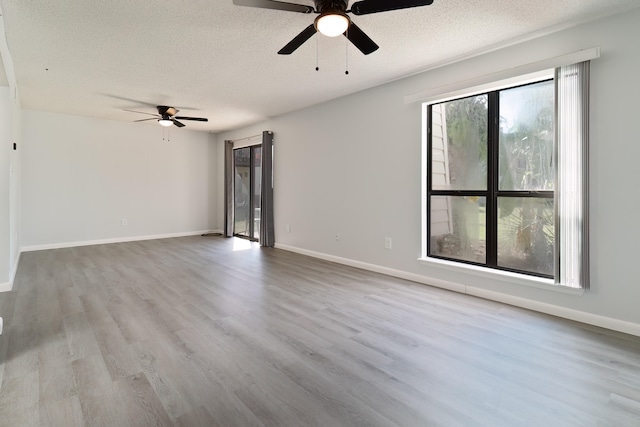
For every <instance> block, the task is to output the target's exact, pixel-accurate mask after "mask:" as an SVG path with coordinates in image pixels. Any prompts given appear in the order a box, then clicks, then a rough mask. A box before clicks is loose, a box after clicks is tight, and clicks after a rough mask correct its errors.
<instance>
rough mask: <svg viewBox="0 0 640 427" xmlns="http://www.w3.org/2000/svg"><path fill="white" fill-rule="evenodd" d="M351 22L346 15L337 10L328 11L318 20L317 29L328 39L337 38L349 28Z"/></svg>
mask: <svg viewBox="0 0 640 427" xmlns="http://www.w3.org/2000/svg"><path fill="white" fill-rule="evenodd" d="M350 23H351V20H350V19H349V17H348V16H347V15H346V13H344V12H341V11H336V10H331V11H327V12H325V13H322V14H320V16H318V17H317V18H316V22H315V24H316V29H317V30H318V31H320V33H321V34H323V35H325V36H327V37H337V36H339V35H340V34H344V32H345V31H347V28H349V24H350Z"/></svg>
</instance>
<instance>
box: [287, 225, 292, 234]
mask: <svg viewBox="0 0 640 427" xmlns="http://www.w3.org/2000/svg"><path fill="white" fill-rule="evenodd" d="M287 233H291V224H287Z"/></svg>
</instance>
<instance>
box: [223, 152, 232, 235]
mask: <svg viewBox="0 0 640 427" xmlns="http://www.w3.org/2000/svg"><path fill="white" fill-rule="evenodd" d="M233 173H234V170H233V141H225V142H224V235H225V237H233V221H234V219H233V191H234V188H233V187H234V179H233V178H234V177H233Z"/></svg>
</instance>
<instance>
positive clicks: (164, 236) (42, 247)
mask: <svg viewBox="0 0 640 427" xmlns="http://www.w3.org/2000/svg"><path fill="white" fill-rule="evenodd" d="M213 232H216V231H215V230H214V231H211V230H200V231H187V232H182V233H169V234H154V235H149V236H134V237H116V238H112V239H100V240H86V241H81V242H65V243H52V244H47V245H34V246H24V247H22V248H21V252H33V251H43V250H48V249H64V248H75V247H79V246H93V245H105V244H109V243H126V242H139V241H142V240H158V239H170V238H173V237H186V236H198V235H201V234H206V233H213Z"/></svg>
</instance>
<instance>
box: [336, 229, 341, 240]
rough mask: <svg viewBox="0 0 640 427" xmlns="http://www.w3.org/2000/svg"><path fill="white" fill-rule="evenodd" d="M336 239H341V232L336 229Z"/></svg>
mask: <svg viewBox="0 0 640 427" xmlns="http://www.w3.org/2000/svg"><path fill="white" fill-rule="evenodd" d="M336 240H340V233H338V232H337V231H336Z"/></svg>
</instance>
